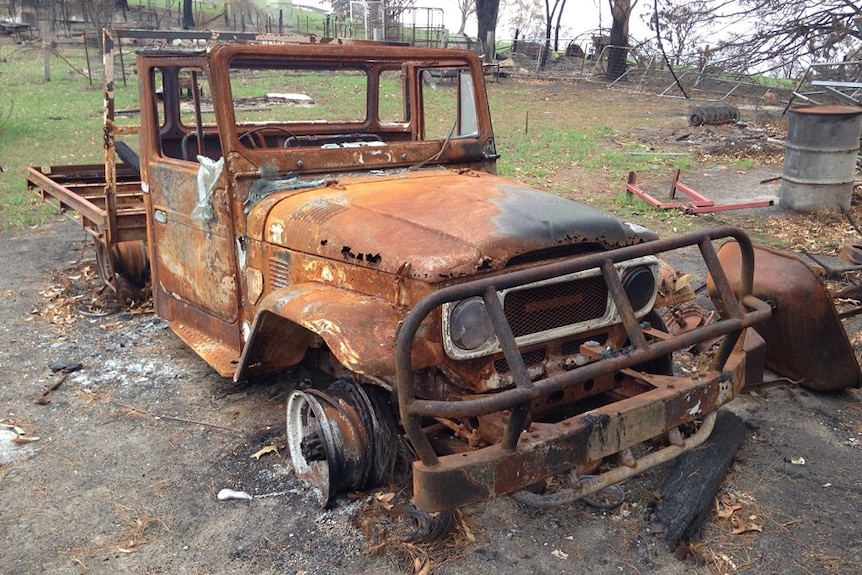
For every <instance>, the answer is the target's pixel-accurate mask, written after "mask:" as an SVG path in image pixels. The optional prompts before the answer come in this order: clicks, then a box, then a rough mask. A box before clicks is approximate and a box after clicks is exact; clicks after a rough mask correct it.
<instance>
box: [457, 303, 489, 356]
mask: <svg viewBox="0 0 862 575" xmlns="http://www.w3.org/2000/svg"><path fill="white" fill-rule="evenodd" d="M449 337H451V338H452V343H454V344H455V345H457V346H458V347H459V348H461V349H463V350H465V351H472V350H474V349H478V348H480V347H482V346H483V345H485V344H486V343H488V342H489V341H491V339H492V338H494V328H493V326H492V325H491V318H490V317H488V312H486V311H485V302H484V301H482V298H480V297H473V298H470V299H465V300H464V301H462V302H461V303H459V304H458V305H456V306H455V307H454V308H452V312H451V313H450V315H449Z"/></svg>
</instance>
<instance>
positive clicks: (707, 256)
mask: <svg viewBox="0 0 862 575" xmlns="http://www.w3.org/2000/svg"><path fill="white" fill-rule="evenodd" d="M725 238H727V239H734V240H736V241H737V243H738V244H739V246H740V251H741V265H740V269H739V273H740V278H739V283H738V284H737V285H738V286H739V288H738V289H739V293H738V295H737V294H736V293H734V291H733V289H732V288H731V284H730V282H729V281H728V277H727V275H726V273H725V270H724V269H723V268H722V267H721V264H720V263H719V261H718V257H717V255H716V251H715V248H714V247H713V245H712V242H713V241H715V240H719V239H725ZM688 246H697V247H698V248H699V249H700V253H701V256H702V258H703V260H704V262H705V263H706V266H707V268H708V270H709V273H710V275H711V276H712V278H713V281H714V283H715V285H716V290H717V291H718V293H719V295H720V297H721V299H722V302H723V306H724V309H725V310H726V315H727V317H724V318H721V319H720V320H718V321H717V322H716V323H713V324H710V325H707V326H702V327H698V328H695V329H694V330H692V331H688V332H685V333H682V334H680V335H676V336H672V337H671V336H668V337H662V338H655V339H652V340H650V341H647V338H646V337H645V335H644V331H643V328H642V327H641V326H640V324H639V322H638V320H637V318H636V317H635V315H634V311H633V309H632V306H631V303H630V302H629V300H628V298H627V296H626V295H625V291H624V289H623V286H622V282H621V279H620V277H619V274H618V273H617V272H616V270H615V268H614V266H613V264H614V263H617V262H621V261H625V260H629V259H633V258H637V257H641V256H646V255H655V254H660V253H664V252H668V251H671V250H676V249H679V248H684V247H688ZM594 268H598V269H599V270H601V273H602V276H603V278H604V281H605V282H606V284H607V286H608V289H609V292H610V294H611V298H612V299H613V301H614V303H615V304H616V307H617V310H618V313H619V314H620V317H621V321H622V324H623V325H624V327H625V330H626V333H627V335H628V339H629V341H630V342H631V345H630V346H628V347H626V348H623V349H620V350H615V351H612V352H611V353H609V354H603V355H602V357H601V358H600V359H598V360H597V361H594V362H592V363H588V364H586V365H583V366H581V367H577V368H575V369H572V370H571V371H567V372H564V373H559V374H556V375H552V376H549V377H547V378H544V379H541V380H538V381H531V379H530V377H529V376H528V374H527V369H526V367H525V364H524V360H523V358H522V357H521V354H520V352H519V349H518V346H517V344H516V341H515V336H514V335H513V333H512V330H511V329H510V327H509V326H508V324H507V322H506V319H505V315H504V312H503V306H502V304H501V302H500V300H499V298H498V297H497V291H498V290H503V289H507V288H511V287H515V286H521V285H524V284H529V283H533V282H538V281H542V280H546V279H549V278H553V277H558V276H561V275H566V274H571V273H576V272H579V271H583V270H588V269H594ZM753 276H754V251H753V248H752V244H751V240H750V239H749V238H748V236H747V235H746V234H745V233H744V232H743V231H742V230H740V229H739V228H735V227H730V226H724V227H718V228H713V229H710V230H705V231H701V232H694V233H689V234H684V235H681V236H678V237H674V238H668V239H663V240H656V241H651V242H646V243H643V244H637V245H633V246H627V247H623V248H619V249H615V250H611V251H608V252H601V253H595V254H590V255H586V256H582V257H577V258H573V259H570V260H567V261H563V262H556V263H553V264H547V265H543V266H538V267H535V268H531V269H526V270H520V271H516V272H511V273H507V274H502V275H498V276H494V277H488V278H483V279H479V280H475V281H471V282H467V283H464V284H459V285H454V286H450V287H446V288H443V289H440V290H438V291H436V292H434V293H431V294H429V295H428V296H426V297H425V298H424V299H423V300H421V301H420V302H419V303H418V304H417V305H416V307H414V308H413V309H412V310H411V311H410V312H409V313H408V314H407V315H406V317H405V319H404V322H403V323H402V325H401V328H400V329H399V331H398V334H397V336H396V382H397V394H398V403H399V408H400V416H401V422H402V425H403V427H404V430H405V432H406V435H407V437H408V439H409V440H410V442H411V444H412V445H413V447H414V449H415V451H416V454H417V456H418V461H416V462H414V463H413V487H414V490H413V493H414V503H415V504H416V505H417V506H418V507H419V508H421V509H424V510H426V511H440V510H444V509H450V508H453V507H458V506H462V505H467V504H470V503H476V502H479V501H484V500H487V499H491V498H493V497H496V496H498V495H503V494H506V493H511V492H513V491H517V490H519V489H522V488H524V487H526V486H528V485H531V484H533V483H536V482H537V481H540V480H542V479H545V478H547V477H549V476H551V475H555V474H557V473H562V472H565V471H569V470H570V469H572V468H573V467H575V466H576V465H577V464H578V463H581V462H586V461H595V460H597V459H601V458H602V457H605V456H607V455H612V454H614V453H619V452H620V451H623V450H626V449H628V448H629V447H632V446H634V445H636V444H638V443H641V442H643V441H646V440H649V439H652V438H654V437H657V436H660V435H661V434H663V433H665V432H668V431H670V430H672V429H674V428H676V427H678V426H679V425H682V424H685V423H689V422H691V421H693V420H695V419H697V418H699V417H702V416H704V415H705V414H708V413H710V412H712V411H714V410H716V409H717V408H718V407H719V406H721V405H722V404H724V403H726V402H728V401H730V400H731V399H732V398H733V397H734V395H735V394H736V392H737V391H738V389H739V387H741V385H742V384H743V379H744V375H743V374H744V369H745V365H744V364H745V356H744V353H743V352H742V351H741V350H739V351H738V352H735V351H734V348H735V347H736V344H737V342H738V341H739V338H740V335H741V334H742V332H743V330H744V329H745V328H747V327H751V326H753V325H755V324H757V323H759V322H761V321H764V320H766V319H767V318H769V316H770V314H771V308H770V306H769V305H768V304H767V303H765V302H763V301H761V300H760V299H757V298H756V297H754V296H752V295H751V293H752V284H753ZM474 296H480V297H482V298H483V300H484V302H485V307H486V310H487V312H488V314H489V316H490V319H491V322H492V325H493V327H494V330H495V332H496V335H497V338H498V340H499V341H500V344H501V348H502V350H503V354H504V355H505V358H506V361H507V362H508V364H509V366H510V368H511V373H512V374H513V376H514V381H515V386H514V387H512V388H510V389H506V390H503V391H499V392H495V393H489V394H487V395H485V396H483V397H480V398H475V397H474V398H470V399H464V400H460V401H437V400H430V399H423V398H419V397H417V396H416V380H415V374H414V371H413V367H412V361H411V349H412V345H413V340H414V338H415V336H416V333H417V331H418V330H419V329H420V326H421V324H422V322H423V321H424V320H425V318H426V317H428V316H429V315H430V314H432V313H433V312H434V310H436V309H437V308H439V307H440V306H441V305H442V304H444V303H447V302H455V301H459V300H462V299H465V298H468V297H474ZM722 337H723V338H724V339H723V340H722V342H721V345H720V347H719V350H718V352H717V353H716V355H715V356H714V357H713V360H712V365H711V366H710V370H709V371H708V372H703V373H699V374H695V375H693V376H690V377H681V376H664V377H662V376H656V377H650V378H649V383H650V385H651V386H652V387H653V388H652V389H650V390H648V391H645V392H643V393H640V394H638V395H635V396H633V397H627V398H625V399H622V400H618V401H615V402H613V403H611V404H609V405H606V406H604V407H600V408H597V409H593V410H590V411H587V412H585V413H581V414H578V415H576V416H574V417H571V418H569V419H565V420H563V421H560V422H559V423H556V424H542V425H533V426H532V428H531V429H529V430H528V431H525V427H526V423H527V419H528V416H529V411H530V406H531V402H532V401H533V400H535V399H538V398H541V397H543V396H547V395H549V394H551V393H554V392H558V391H561V390H564V389H566V388H568V387H571V386H575V385H579V384H583V383H584V382H587V381H590V380H593V379H595V378H598V377H600V376H604V375H608V374H612V373H616V372H619V371H621V370H624V369H628V368H631V367H633V366H636V365H637V364H641V363H643V362H645V361H649V360H651V359H655V358H657V357H662V356H666V355H668V354H671V353H673V352H674V351H677V350H680V349H685V348H688V347H690V346H692V345H695V344H697V343H700V342H703V341H710V340H713V339H716V338H722ZM503 410H508V411H509V420H508V424H507V428H506V431H505V433H504V436H503V439H502V440H501V441H500V442H498V443H496V444H494V445H491V446H488V447H484V448H480V449H476V450H474V451H471V452H467V453H458V454H454V455H445V456H438V455H437V453H436V452H435V451H434V448H433V447H432V445H431V443H430V441H429V439H428V437H426V435H425V433H424V431H423V428H422V419H423V418H426V417H446V418H464V417H471V416H478V415H484V414H489V413H493V412H498V411H503ZM711 422H712V418H708V421H707V423H706V425H704V426H703V427H702V429H701V431H700V432H699V433H697V434H695V435H694V436H692V437H689V438H688V439H686V440H682V441H677V442H676V443H677V445H671V446H669V447H668V448H665V450H666V452H665V453H664V454H663V455H658V454H655V453H654V454H650V455H649V456H647V457H645V458H643V459H642V460H640V461H634V462H628V463H627V466H626V467H622V468H615V469H612V470H611V471H610V472H608V473H607V474H606V477H603V476H598V477H597V478H593V479H591V480H589V481H587V482H584V483H582V484H581V485H580V486H579V489H581V490H582V495H587V494H589V493H591V492H594V491H597V490H598V489H601V488H603V487H606V486H607V485H610V484H612V483H616V482H619V481H621V480H623V479H625V478H627V477H629V476H632V475H635V474H637V473H640V472H642V471H644V470H645V469H647V468H648V467H650V466H653V465H657V464H658V463H661V462H663V461H666V460H668V459H670V458H672V457H675V456H676V455H678V454H679V453H681V452H682V451H684V450H686V449H690V448H692V447H695V446H696V445H697V444H699V443H702V442H703V441H704V440H705V439H706V438H707V437H708V435H709V430H710V429H711V425H710V423H711Z"/></svg>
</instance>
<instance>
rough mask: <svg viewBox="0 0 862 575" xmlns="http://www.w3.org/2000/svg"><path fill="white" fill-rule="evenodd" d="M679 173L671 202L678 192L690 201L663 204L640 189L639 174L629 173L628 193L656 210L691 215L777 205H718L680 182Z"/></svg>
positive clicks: (763, 203) (767, 201)
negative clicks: (683, 211)
mask: <svg viewBox="0 0 862 575" xmlns="http://www.w3.org/2000/svg"><path fill="white" fill-rule="evenodd" d="M679 172H680V171H679V170H676V171H675V172H674V177H673V184H672V185H671V189H670V198H671V200H675V198H676V192H682V193H683V194H685V195H686V196H688V197H689V198H690V199H689V200H684V201H670V202H663V201H661V200H658V199H656V198H655V197H654V196H653V195H652V194H650V193H649V192H647V191H645V190H644V189H642V188H640V187H638V185H637V174H635V173H634V172H629V178H628V182H627V183H626V193H627V194H628V195H630V196H631V195H635V196H637V197H639V198H640V199H642V200H644V201H645V202H647V203H648V204H649V205H651V206H653V207H654V208H659V209H660V210H673V209H682V210H685V212H686V213H689V214H705V213H709V212H721V211H729V210H741V209H746V208H766V207H769V206H772V205H774V204H775V201H774V200H758V201H753V202H739V203H735V204H722V205H716V204H715V202H713V201H712V200H710V199H709V198H707V197H706V196H704V195H703V194H701V193H699V192H697V191H695V190H694V189H693V188H691V187H690V186H687V185H686V184H683V183H682V182H680V181H679Z"/></svg>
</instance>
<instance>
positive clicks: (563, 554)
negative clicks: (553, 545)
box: [551, 549, 569, 559]
mask: <svg viewBox="0 0 862 575" xmlns="http://www.w3.org/2000/svg"><path fill="white" fill-rule="evenodd" d="M551 555H553V556H554V557H559V558H560V559H568V558H569V554H568V553H566V552H565V551H560V550H559V549H554V550H553V551H551Z"/></svg>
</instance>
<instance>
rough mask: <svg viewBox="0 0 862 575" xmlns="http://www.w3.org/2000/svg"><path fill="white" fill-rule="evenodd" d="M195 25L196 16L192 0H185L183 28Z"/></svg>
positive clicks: (186, 28)
mask: <svg viewBox="0 0 862 575" xmlns="http://www.w3.org/2000/svg"><path fill="white" fill-rule="evenodd" d="M194 27H195V16H194V13H193V11H192V0H183V30H188V29H189V28H194Z"/></svg>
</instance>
